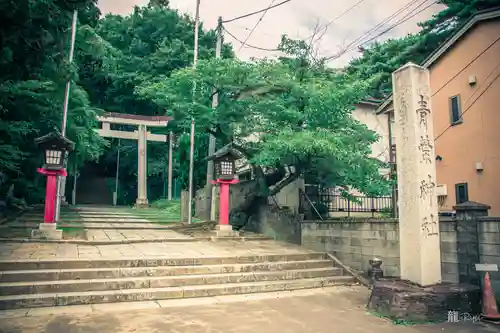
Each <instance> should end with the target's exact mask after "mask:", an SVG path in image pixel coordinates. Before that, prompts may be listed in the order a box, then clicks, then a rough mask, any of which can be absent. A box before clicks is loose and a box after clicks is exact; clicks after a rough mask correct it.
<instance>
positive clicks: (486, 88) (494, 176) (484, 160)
mask: <svg viewBox="0 0 500 333" xmlns="http://www.w3.org/2000/svg"><path fill="white" fill-rule="evenodd" d="M499 38H500V20H494V21H487V22H484V23H480V24H478V25H477V26H476V27H475V28H473V29H472V30H471V31H469V32H468V33H467V34H466V35H465V36H464V37H463V38H462V40H460V41H458V42H457V43H455V44H454V45H453V46H452V47H451V49H450V50H449V51H448V53H447V54H445V55H444V56H442V57H441V59H439V60H438V61H437V62H436V63H435V64H434V65H433V66H431V67H430V71H431V89H432V91H433V94H435V95H434V96H433V98H432V109H433V115H434V117H433V119H434V134H435V138H436V141H435V149H436V155H438V156H441V157H442V160H440V161H439V160H438V161H436V162H437V163H436V169H437V181H438V183H439V184H445V185H446V187H447V196H446V197H442V200H441V201H440V203H441V210H452V209H453V206H454V205H455V204H456V196H455V185H456V184H459V183H467V184H468V193H469V200H471V201H477V202H480V203H483V204H488V205H491V207H492V209H491V211H490V215H495V216H498V215H500V79H498V78H497V76H498V75H500V41H498V40H499ZM495 41H497V42H496V43H495ZM493 43H495V44H494V45H493V46H492V47H491V48H489V49H488V47H489V46H490V45H492V44H493ZM483 52H484V53H483ZM476 57H478V58H477V60H475V61H474V62H473V63H472V64H471V65H470V66H468V67H467V65H468V64H469V63H470V62H472V61H473V60H474V58H476ZM466 67H467V68H466ZM464 68H466V69H465V70H464ZM457 73H460V74H458V75H457ZM455 75H456V77H454V76H455ZM470 77H475V79H476V83H475V84H470V83H469V78H470ZM490 84H491V85H490ZM456 95H459V96H460V104H461V110H462V113H463V116H462V118H463V122H461V123H459V124H456V125H453V126H450V123H451V121H450V119H451V118H450V111H449V110H450V106H449V103H450V97H452V96H456ZM477 163H480V164H482V168H483V170H482V171H479V170H476V164H477Z"/></svg>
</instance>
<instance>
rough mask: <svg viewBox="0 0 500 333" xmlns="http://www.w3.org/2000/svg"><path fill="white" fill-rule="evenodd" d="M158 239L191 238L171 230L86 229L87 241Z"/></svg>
mask: <svg viewBox="0 0 500 333" xmlns="http://www.w3.org/2000/svg"><path fill="white" fill-rule="evenodd" d="M158 239H191V237H189V236H186V235H183V234H180V233H178V232H175V231H172V230H140V229H139V230H124V229H88V230H87V240H89V241H127V240H158Z"/></svg>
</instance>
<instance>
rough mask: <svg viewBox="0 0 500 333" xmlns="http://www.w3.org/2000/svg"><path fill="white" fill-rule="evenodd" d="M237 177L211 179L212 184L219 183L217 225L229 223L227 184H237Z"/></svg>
mask: <svg viewBox="0 0 500 333" xmlns="http://www.w3.org/2000/svg"><path fill="white" fill-rule="evenodd" d="M239 182H240V181H239V180H238V179H231V180H222V179H217V180H216V181H212V184H219V186H220V191H219V225H229V193H230V192H229V185H231V184H238V183H239Z"/></svg>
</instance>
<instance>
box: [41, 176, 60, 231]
mask: <svg viewBox="0 0 500 333" xmlns="http://www.w3.org/2000/svg"><path fill="white" fill-rule="evenodd" d="M56 192H57V177H56V176H53V175H47V188H46V189H45V214H44V216H43V222H45V223H54V208H55V203H56Z"/></svg>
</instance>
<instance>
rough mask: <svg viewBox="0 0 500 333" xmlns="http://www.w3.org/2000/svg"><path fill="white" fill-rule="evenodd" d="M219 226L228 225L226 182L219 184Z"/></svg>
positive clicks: (227, 191)
mask: <svg viewBox="0 0 500 333" xmlns="http://www.w3.org/2000/svg"><path fill="white" fill-rule="evenodd" d="M219 224H220V225H228V224H229V184H228V183H226V182H223V183H222V182H221V183H220V197H219Z"/></svg>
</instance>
